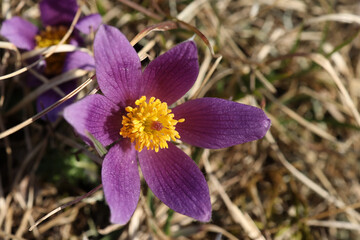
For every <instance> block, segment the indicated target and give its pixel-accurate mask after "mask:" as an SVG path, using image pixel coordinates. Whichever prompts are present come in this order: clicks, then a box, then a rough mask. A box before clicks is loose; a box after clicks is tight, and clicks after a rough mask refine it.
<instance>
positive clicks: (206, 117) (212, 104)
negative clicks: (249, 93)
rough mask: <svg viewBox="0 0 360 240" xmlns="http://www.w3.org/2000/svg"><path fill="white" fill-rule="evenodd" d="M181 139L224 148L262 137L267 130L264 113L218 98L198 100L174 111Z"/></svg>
mask: <svg viewBox="0 0 360 240" xmlns="http://www.w3.org/2000/svg"><path fill="white" fill-rule="evenodd" d="M173 113H174V115H175V118H176V119H180V118H185V122H183V123H178V124H177V125H176V130H177V131H178V132H179V134H180V140H182V141H184V142H187V143H190V144H191V145H195V146H198V147H203V148H225V147H230V146H233V145H237V144H240V143H245V142H250V141H253V140H257V139H260V138H262V137H263V136H264V135H265V134H266V132H267V131H268V129H269V128H270V124H271V122H270V119H268V117H267V116H266V115H265V113H264V111H263V110H261V109H260V108H256V107H253V106H249V105H244V104H240V103H236V102H232V101H227V100H224V99H219V98H200V99H195V100H191V101H188V102H185V103H184V104H181V105H179V106H177V107H175V108H174V109H173Z"/></svg>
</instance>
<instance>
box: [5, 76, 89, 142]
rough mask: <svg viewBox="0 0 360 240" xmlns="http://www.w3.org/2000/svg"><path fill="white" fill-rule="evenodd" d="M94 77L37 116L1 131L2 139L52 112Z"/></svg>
mask: <svg viewBox="0 0 360 240" xmlns="http://www.w3.org/2000/svg"><path fill="white" fill-rule="evenodd" d="M93 77H94V76H93ZM93 77H92V78H89V79H88V80H86V81H85V82H84V83H83V84H81V85H80V86H79V87H77V88H76V89H75V90H74V91H72V92H71V93H69V94H68V95H66V96H65V97H63V98H61V99H60V100H59V101H57V102H56V103H54V104H53V105H51V106H49V107H47V108H46V109H44V110H43V111H41V112H39V113H38V114H36V115H35V116H33V117H31V118H29V119H27V120H25V121H24V122H22V123H20V124H18V125H16V126H14V127H12V128H10V129H8V130H6V131H4V132H1V133H0V139H2V138H4V137H7V136H9V135H10V134H13V133H15V132H17V131H19V130H21V129H23V128H24V127H26V126H28V125H30V124H31V123H33V122H35V121H36V120H38V119H40V118H41V117H42V116H44V115H45V114H47V113H48V112H50V111H51V110H53V109H54V108H56V107H57V106H59V105H60V104H62V103H63V102H65V101H66V100H68V99H69V98H72V97H73V96H75V95H76V94H77V93H78V92H80V91H81V90H83V89H84V88H85V87H86V86H87V85H89V84H90V83H91V82H92V81H93Z"/></svg>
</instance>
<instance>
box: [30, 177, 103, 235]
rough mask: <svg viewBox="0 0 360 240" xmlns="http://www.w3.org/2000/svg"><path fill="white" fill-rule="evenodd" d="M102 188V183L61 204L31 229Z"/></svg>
mask: <svg viewBox="0 0 360 240" xmlns="http://www.w3.org/2000/svg"><path fill="white" fill-rule="evenodd" d="M101 188H102V184H100V185H99V186H97V187H96V188H94V189H92V190H91V191H90V192H88V193H86V194H84V195H82V196H81V197H78V198H76V199H75V200H73V201H70V202H68V203H65V204H63V205H61V206H60V207H58V208H55V209H54V210H52V211H51V212H49V213H48V214H46V215H45V216H44V217H42V218H40V219H39V220H38V221H36V223H35V224H34V225H33V226H31V227H30V228H29V231H32V230H34V228H36V227H37V226H39V224H41V223H42V222H43V221H45V220H46V219H48V218H49V217H51V216H52V215H54V214H55V213H57V212H59V211H61V210H63V209H64V208H67V207H69V206H71V205H74V204H77V203H78V202H80V201H81V200H83V199H84V198H87V197H89V196H91V195H92V194H94V193H95V192H97V191H98V190H99V189H101Z"/></svg>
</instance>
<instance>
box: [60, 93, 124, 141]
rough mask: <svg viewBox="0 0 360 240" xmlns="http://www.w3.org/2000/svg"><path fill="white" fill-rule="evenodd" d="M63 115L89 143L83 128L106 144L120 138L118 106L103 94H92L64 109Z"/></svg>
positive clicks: (120, 118) (120, 119)
mask: <svg viewBox="0 0 360 240" xmlns="http://www.w3.org/2000/svg"><path fill="white" fill-rule="evenodd" d="M64 117H65V119H66V121H68V122H69V123H70V124H71V125H72V126H73V127H74V128H75V130H76V131H77V132H78V133H79V134H80V135H81V136H82V137H83V138H84V140H85V141H87V142H88V143H90V141H89V139H88V138H87V137H86V133H85V130H87V131H88V132H90V133H91V134H92V135H93V136H94V137H95V138H96V139H97V140H98V141H99V142H101V143H102V144H103V145H104V146H107V145H109V144H111V143H113V142H114V141H116V140H117V139H119V138H120V134H119V132H120V128H121V121H122V117H121V111H120V108H119V107H118V106H117V105H115V104H114V103H113V102H112V101H110V100H109V99H107V98H106V97H105V96H102V95H100V94H94V95H90V96H87V97H85V98H84V99H81V100H80V101H78V102H76V103H74V104H72V105H70V106H68V107H67V108H65V109H64Z"/></svg>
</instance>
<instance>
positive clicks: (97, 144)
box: [85, 130, 107, 157]
mask: <svg viewBox="0 0 360 240" xmlns="http://www.w3.org/2000/svg"><path fill="white" fill-rule="evenodd" d="M85 134H86V136H87V137H88V138H89V139H90V140H91V142H92V143H93V144H94V146H95V149H96V151H97V152H98V154H99V155H100V157H103V156H104V155H105V154H106V153H107V150H106V148H105V147H104V146H103V145H102V144H101V143H100V142H99V141H98V140H96V138H95V137H94V136H93V135H92V134H91V133H90V132H88V131H86V130H85Z"/></svg>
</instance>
